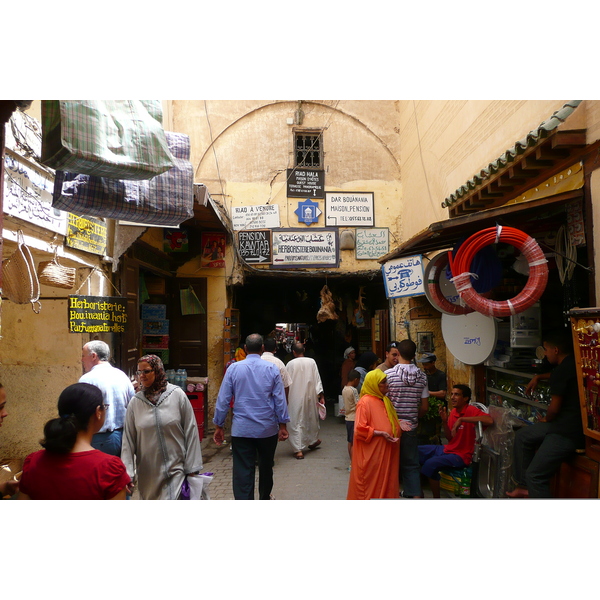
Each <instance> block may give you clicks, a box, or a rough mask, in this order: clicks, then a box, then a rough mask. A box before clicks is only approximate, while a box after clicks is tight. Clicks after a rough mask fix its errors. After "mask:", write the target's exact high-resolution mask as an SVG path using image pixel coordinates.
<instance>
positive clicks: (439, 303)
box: [427, 252, 475, 315]
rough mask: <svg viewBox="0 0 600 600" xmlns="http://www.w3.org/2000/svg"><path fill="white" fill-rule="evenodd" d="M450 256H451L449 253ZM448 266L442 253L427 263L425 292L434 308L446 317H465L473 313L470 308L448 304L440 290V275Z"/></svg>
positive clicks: (446, 259) (446, 258) (445, 255)
mask: <svg viewBox="0 0 600 600" xmlns="http://www.w3.org/2000/svg"><path fill="white" fill-rule="evenodd" d="M450 254H452V253H451V252H450ZM447 266H448V254H446V253H445V252H442V253H441V254H438V255H437V256H436V257H435V258H433V260H432V261H431V262H430V263H429V274H428V276H427V291H428V292H429V294H430V296H431V300H433V302H434V304H435V305H436V307H437V308H438V309H439V310H441V311H442V312H443V313H446V314H448V315H466V314H469V313H472V312H475V309H473V308H471V307H470V306H462V305H460V304H452V302H449V301H448V300H447V299H446V297H445V296H444V294H443V293H442V290H441V288H440V274H441V273H442V271H443V270H444V269H445V268H446V267H447Z"/></svg>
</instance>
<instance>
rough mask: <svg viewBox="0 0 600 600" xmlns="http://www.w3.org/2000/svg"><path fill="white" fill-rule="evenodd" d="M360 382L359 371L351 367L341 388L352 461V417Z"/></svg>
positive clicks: (349, 452) (354, 411)
mask: <svg viewBox="0 0 600 600" xmlns="http://www.w3.org/2000/svg"><path fill="white" fill-rule="evenodd" d="M359 383H360V373H359V372H358V371H357V370H356V369H352V370H351V371H350V372H349V373H348V385H346V386H345V387H344V389H343V390H342V398H343V399H344V410H345V413H346V432H347V434H348V437H347V439H348V454H349V455H350V462H352V444H353V442H354V417H355V413H356V405H357V404H358V390H357V388H358V385H359Z"/></svg>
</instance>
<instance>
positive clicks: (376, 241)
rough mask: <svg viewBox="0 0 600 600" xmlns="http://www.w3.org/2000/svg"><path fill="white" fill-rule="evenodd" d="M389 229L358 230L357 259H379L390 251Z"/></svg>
mask: <svg viewBox="0 0 600 600" xmlns="http://www.w3.org/2000/svg"><path fill="white" fill-rule="evenodd" d="M388 233H389V232H388V228H387V227H373V228H371V229H357V230H356V258H357V259H359V260H360V259H377V258H379V257H381V256H384V255H385V254H387V253H388V252H389V251H390V244H389V239H388V238H389V236H388Z"/></svg>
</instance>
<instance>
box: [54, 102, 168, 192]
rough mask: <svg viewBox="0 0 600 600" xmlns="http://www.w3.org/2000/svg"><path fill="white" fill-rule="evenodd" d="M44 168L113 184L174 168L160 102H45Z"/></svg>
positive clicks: (148, 176) (150, 175) (146, 176)
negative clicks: (111, 180) (93, 177)
mask: <svg viewBox="0 0 600 600" xmlns="http://www.w3.org/2000/svg"><path fill="white" fill-rule="evenodd" d="M42 164H44V165H46V166H48V167H51V168H52V169H56V170H61V171H68V172H72V173H85V174H86V175H95V176H97V177H111V178H114V179H128V180H131V179H149V178H151V177H154V176H155V175H159V174H160V173H164V172H165V171H167V170H168V169H171V168H172V167H173V166H174V164H175V163H174V160H173V156H172V154H171V152H170V151H169V147H168V144H167V139H166V136H165V132H164V130H163V127H162V104H161V102H160V100H43V101H42Z"/></svg>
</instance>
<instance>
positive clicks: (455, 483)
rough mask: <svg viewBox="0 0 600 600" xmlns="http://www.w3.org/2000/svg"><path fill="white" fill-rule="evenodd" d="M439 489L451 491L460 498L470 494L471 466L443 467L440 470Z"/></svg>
mask: <svg viewBox="0 0 600 600" xmlns="http://www.w3.org/2000/svg"><path fill="white" fill-rule="evenodd" d="M440 476H441V479H440V489H442V490H446V491H447V492H451V493H452V494H454V495H455V496H459V497H460V498H468V497H469V496H470V495H471V476H472V469H471V467H470V466H469V467H463V468H457V469H444V470H443V471H440Z"/></svg>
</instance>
